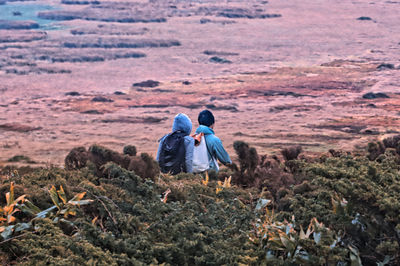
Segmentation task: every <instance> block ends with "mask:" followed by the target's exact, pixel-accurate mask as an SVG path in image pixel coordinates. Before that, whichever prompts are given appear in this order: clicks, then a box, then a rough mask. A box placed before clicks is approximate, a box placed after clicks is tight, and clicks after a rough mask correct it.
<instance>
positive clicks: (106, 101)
mask: <svg viewBox="0 0 400 266" xmlns="http://www.w3.org/2000/svg"><path fill="white" fill-rule="evenodd" d="M92 102H102V103H111V102H113V100H111V99H108V98H106V97H103V96H96V97H94V98H93V99H92Z"/></svg>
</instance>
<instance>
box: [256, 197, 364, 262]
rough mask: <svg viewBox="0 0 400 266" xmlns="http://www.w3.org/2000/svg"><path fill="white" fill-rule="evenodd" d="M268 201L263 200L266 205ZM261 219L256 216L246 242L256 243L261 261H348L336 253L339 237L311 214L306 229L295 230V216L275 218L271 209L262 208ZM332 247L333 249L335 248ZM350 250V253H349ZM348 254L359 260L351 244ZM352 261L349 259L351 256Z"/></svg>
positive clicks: (341, 249) (338, 250)
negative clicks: (261, 253) (260, 252)
mask: <svg viewBox="0 0 400 266" xmlns="http://www.w3.org/2000/svg"><path fill="white" fill-rule="evenodd" d="M270 202H271V201H267V205H269V204H270ZM265 210H266V211H265V215H264V216H263V219H259V220H258V221H257V222H256V223H255V225H254V232H253V234H251V235H250V241H251V242H253V243H254V244H255V245H257V246H259V247H260V248H261V249H262V250H263V251H264V252H265V257H264V258H265V260H266V262H267V264H268V263H278V261H281V262H288V263H294V264H296V265H301V264H304V265H319V264H321V263H322V264H329V263H332V262H335V263H338V262H340V260H342V262H344V261H348V260H349V259H345V258H344V257H343V256H342V257H340V256H337V254H338V253H339V252H343V250H346V249H343V248H339V247H338V246H339V245H340V244H342V243H341V237H338V236H336V234H335V233H334V232H333V231H331V230H330V229H329V228H327V227H325V226H324V224H323V223H320V222H318V220H317V218H315V217H313V218H312V219H311V221H310V223H309V225H308V228H307V230H306V231H304V230H303V227H302V226H301V225H300V228H299V229H296V223H295V218H294V216H292V218H291V221H290V222H288V221H287V220H284V221H283V222H281V221H278V219H277V216H276V214H275V212H274V210H272V211H270V210H269V209H268V208H266V209H265ZM335 249H336V250H335ZM352 250H354V252H352ZM345 253H347V254H349V256H350V255H351V254H352V255H354V254H355V255H354V259H358V260H359V256H358V255H357V254H358V253H356V249H355V248H354V247H351V248H350V247H349V249H347V252H345ZM351 260H352V259H351Z"/></svg>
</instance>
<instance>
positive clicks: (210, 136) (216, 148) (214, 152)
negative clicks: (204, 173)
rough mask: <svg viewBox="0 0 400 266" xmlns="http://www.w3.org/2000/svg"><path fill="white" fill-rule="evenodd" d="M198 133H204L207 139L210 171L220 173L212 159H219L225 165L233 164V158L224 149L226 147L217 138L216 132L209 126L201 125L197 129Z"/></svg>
mask: <svg viewBox="0 0 400 266" xmlns="http://www.w3.org/2000/svg"><path fill="white" fill-rule="evenodd" d="M198 133H204V138H205V139H206V144H207V151H208V159H209V162H210V169H213V170H215V171H218V168H217V166H216V165H215V163H214V160H213V159H212V158H216V159H218V160H219V161H220V162H221V163H223V164H230V163H232V161H231V158H229V155H228V153H227V152H226V151H225V149H224V146H222V141H221V140H220V139H219V138H218V137H217V136H215V133H214V130H212V129H211V128H209V127H207V126H204V125H200V126H199V127H198V128H197V129H196V134H198Z"/></svg>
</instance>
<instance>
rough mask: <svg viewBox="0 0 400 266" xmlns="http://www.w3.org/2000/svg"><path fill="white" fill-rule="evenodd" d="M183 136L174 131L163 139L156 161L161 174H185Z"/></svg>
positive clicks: (179, 132) (183, 134)
mask: <svg viewBox="0 0 400 266" xmlns="http://www.w3.org/2000/svg"><path fill="white" fill-rule="evenodd" d="M185 135H186V134H185V133H183V132H181V131H175V132H173V133H170V134H168V135H167V136H166V137H165V139H164V142H163V143H162V146H161V150H160V155H159V160H158V163H159V165H160V169H161V172H163V173H170V174H172V175H176V174H178V173H180V172H186V164H185V144H184V137H185Z"/></svg>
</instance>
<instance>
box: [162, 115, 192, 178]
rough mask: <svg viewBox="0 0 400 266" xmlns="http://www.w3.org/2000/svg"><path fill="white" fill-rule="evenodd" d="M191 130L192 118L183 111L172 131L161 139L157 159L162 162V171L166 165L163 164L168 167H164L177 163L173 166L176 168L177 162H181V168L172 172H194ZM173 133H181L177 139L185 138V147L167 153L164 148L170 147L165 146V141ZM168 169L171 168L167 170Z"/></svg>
mask: <svg viewBox="0 0 400 266" xmlns="http://www.w3.org/2000/svg"><path fill="white" fill-rule="evenodd" d="M191 132H192V121H191V120H190V118H189V117H188V116H187V115H185V114H182V113H179V114H177V115H176V116H175V119H174V123H173V125H172V133H170V134H167V135H165V136H164V137H162V138H161V139H160V140H159V142H160V144H159V145H158V151H157V157H156V160H157V162H158V163H159V164H160V168H161V170H162V171H163V166H165V165H163V164H166V165H167V166H166V167H164V169H169V168H171V165H172V164H175V166H173V167H172V168H174V169H176V168H177V167H176V164H179V166H178V168H179V169H178V170H174V171H173V173H172V174H177V173H179V172H186V173H192V172H193V150H194V139H193V138H192V137H191V136H190V133H191ZM172 134H175V135H179V136H177V139H179V138H183V142H182V143H183V147H178V150H177V151H176V152H173V153H172V154H171V153H169V154H167V155H166V152H165V151H164V150H165V149H166V148H168V147H165V145H164V144H165V143H164V142H165V141H166V138H167V137H168V136H170V135H172ZM178 141H179V140H178ZM163 147H164V148H163ZM167 161H168V162H167ZM168 167H169V168H168ZM168 171H169V170H167V171H165V172H168Z"/></svg>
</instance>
